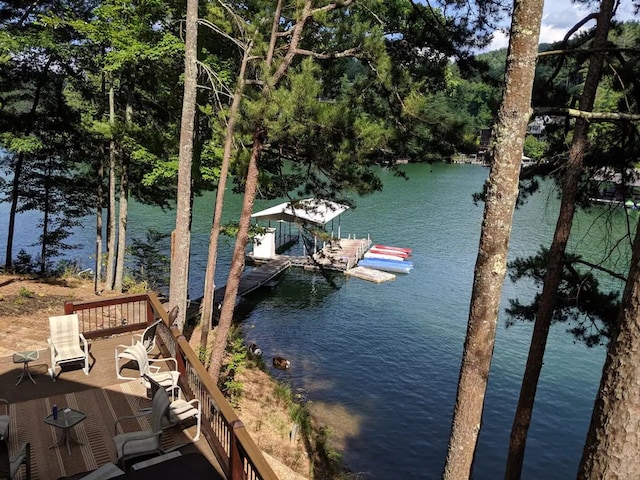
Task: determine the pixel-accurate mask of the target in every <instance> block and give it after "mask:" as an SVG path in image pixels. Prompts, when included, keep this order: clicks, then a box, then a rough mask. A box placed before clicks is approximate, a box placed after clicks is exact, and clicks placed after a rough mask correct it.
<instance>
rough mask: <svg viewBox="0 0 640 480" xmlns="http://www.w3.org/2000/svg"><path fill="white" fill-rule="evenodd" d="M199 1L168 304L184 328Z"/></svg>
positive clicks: (190, 15) (189, 45) (187, 67)
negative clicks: (175, 308) (173, 309)
mask: <svg viewBox="0 0 640 480" xmlns="http://www.w3.org/2000/svg"><path fill="white" fill-rule="evenodd" d="M197 60H198V0H187V18H186V36H185V51H184V97H183V99H182V119H181V123H180V155H179V160H178V192H177V199H176V229H175V235H174V243H173V246H172V247H173V248H172V254H173V257H172V259H171V278H170V282H169V304H170V307H171V308H174V307H178V316H177V317H176V324H177V327H178V329H179V330H180V331H182V329H183V328H184V324H185V321H186V312H187V296H188V290H189V254H190V247H191V164H192V162H193V134H194V124H195V116H196V94H197V88H198V65H197Z"/></svg>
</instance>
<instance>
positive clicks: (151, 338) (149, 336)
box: [116, 319, 162, 378]
mask: <svg viewBox="0 0 640 480" xmlns="http://www.w3.org/2000/svg"><path fill="white" fill-rule="evenodd" d="M160 322H162V319H160V320H157V321H155V322H153V323H152V324H151V325H149V326H148V327H147V328H145V329H144V332H142V333H135V334H133V335H132V336H131V346H127V345H118V346H117V347H116V372H118V373H117V374H118V378H125V377H120V375H119V372H120V370H122V367H121V366H120V360H126V361H127V362H132V361H133V362H135V361H136V357H135V355H134V353H133V352H132V349H133V347H135V345H136V343H138V342H140V343H142V345H144V348H145V349H146V350H147V353H151V351H152V350H153V349H154V348H155V347H156V330H157V329H158V324H159V323H160ZM122 348H124V350H122V351H120V349H122Z"/></svg>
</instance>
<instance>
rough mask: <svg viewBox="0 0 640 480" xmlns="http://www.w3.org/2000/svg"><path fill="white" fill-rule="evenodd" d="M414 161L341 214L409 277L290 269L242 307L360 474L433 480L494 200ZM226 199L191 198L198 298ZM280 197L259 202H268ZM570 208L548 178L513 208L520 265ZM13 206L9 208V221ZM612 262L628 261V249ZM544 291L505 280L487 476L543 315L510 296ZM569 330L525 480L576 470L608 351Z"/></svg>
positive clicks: (459, 172) (555, 360) (450, 171)
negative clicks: (389, 252)
mask: <svg viewBox="0 0 640 480" xmlns="http://www.w3.org/2000/svg"><path fill="white" fill-rule="evenodd" d="M403 169H404V170H405V171H406V173H407V174H408V175H409V178H410V180H408V181H407V180H404V179H401V178H398V177H395V176H393V175H392V174H391V173H390V172H388V171H386V170H382V171H381V175H382V177H383V180H384V183H385V188H384V191H383V192H381V193H379V194H376V195H374V196H370V197H366V198H361V199H358V202H357V203H358V205H357V208H356V209H353V210H350V211H348V212H347V213H345V214H344V215H343V216H342V220H341V229H342V236H343V237H344V236H347V235H349V234H351V235H356V236H358V237H363V236H367V235H370V236H371V238H372V240H373V241H374V242H375V243H383V244H390V245H398V246H404V247H411V248H413V256H412V258H411V260H412V261H413V262H414V265H415V267H414V269H413V271H412V272H411V274H409V275H398V277H397V278H396V280H394V281H392V282H389V283H383V284H373V283H369V282H366V281H363V280H359V279H355V278H348V277H345V276H343V275H334V276H332V277H331V278H325V277H323V276H322V275H320V274H319V273H312V272H305V271H302V270H295V269H290V270H289V271H287V272H286V273H285V274H284V275H283V277H282V279H281V281H280V283H279V284H278V286H277V287H276V288H275V289H274V290H273V291H269V292H263V293H259V294H257V295H255V296H253V297H251V298H250V299H249V300H248V301H246V302H244V304H242V306H241V308H240V311H239V314H240V315H241V316H242V317H243V326H244V331H245V336H246V338H247V339H248V340H249V341H254V342H256V343H257V344H258V345H259V346H260V347H261V349H262V350H263V352H265V357H266V359H267V361H269V359H270V357H271V356H274V355H282V356H285V357H287V358H288V359H290V360H291V363H292V367H291V369H290V370H289V371H287V372H280V371H276V372H274V375H276V376H277V377H279V378H281V379H285V380H287V381H289V382H291V384H292V385H293V386H294V388H304V389H305V390H306V391H307V392H308V399H309V400H310V401H311V402H312V406H313V408H314V411H315V412H317V415H318V416H319V418H320V419H321V420H322V421H323V422H324V423H326V424H327V425H329V426H330V428H331V431H332V432H333V438H334V440H335V442H336V444H337V445H338V446H340V448H341V449H342V450H343V452H344V458H345V461H346V462H347V464H348V465H349V466H350V467H351V469H352V470H353V471H354V472H362V473H366V474H368V475H367V476H366V477H365V478H375V479H398V478H416V479H417V478H419V479H431V478H434V479H435V478H439V477H440V474H441V472H442V468H443V464H444V458H445V454H446V448H447V442H448V436H449V429H450V423H451V415H452V409H453V404H454V399H455V393H456V385H457V380H458V374H459V369H460V358H461V351H462V345H463V342H464V336H465V331H466V323H467V317H468V310H469V298H470V293H471V286H472V281H473V269H474V264H475V260H476V255H477V247H478V240H479V233H480V224H481V220H482V212H483V205H478V206H476V205H474V204H473V201H472V198H471V195H472V194H473V193H474V192H478V191H480V190H481V189H482V185H483V182H484V181H485V180H486V178H487V176H488V170H487V169H485V168H483V167H478V166H466V165H434V166H429V165H407V166H403ZM213 199H214V194H212V193H209V194H206V195H204V196H202V197H199V198H198V199H197V200H196V202H195V206H194V222H193V225H194V229H193V247H192V253H193V255H192V261H191V283H190V295H191V296H192V297H193V298H196V297H200V296H201V295H202V282H203V276H204V266H205V262H206V245H207V242H208V237H209V228H210V224H211V215H212V209H213ZM274 203H275V202H257V204H256V210H257V209H261V208H263V207H266V206H270V205H272V204H274ZM227 206H228V207H229V208H228V209H227V213H226V217H227V219H228V220H231V219H237V215H238V212H239V208H240V198H239V197H238V196H233V195H229V198H228V200H227ZM557 208H558V201H557V199H556V197H555V192H554V191H553V189H552V188H551V187H550V185H547V186H546V189H545V190H544V192H543V193H541V194H539V195H537V196H536V197H534V198H532V199H531V200H530V201H529V202H528V203H527V204H526V205H525V206H524V207H522V208H520V209H519V210H517V211H516V213H515V217H514V227H513V234H512V241H511V249H510V258H511V259H513V258H515V257H516V256H523V255H530V254H533V253H535V252H536V250H537V249H538V247H539V246H540V245H546V246H548V245H549V243H550V240H551V236H552V233H553V229H554V226H555V220H556V214H557ZM6 211H7V208H6V205H0V215H2V216H1V217H0V218H1V220H0V221H1V222H2V223H3V224H6V220H5V219H6ZM604 212H605V210H604V209H601V210H596V211H595V212H592V213H590V214H580V215H579V216H578V219H577V229H576V234H575V235H574V237H573V239H572V243H573V244H574V245H576V247H577V248H578V249H579V250H580V251H581V252H582V253H584V254H585V255H586V256H587V258H588V259H589V260H591V261H593V262H600V261H603V255H604V253H603V252H604V251H605V247H606V246H607V245H609V244H611V243H612V241H611V236H610V235H607V234H605V233H603V232H606V231H607V230H606V229H607V228H613V229H614V230H616V232H618V233H619V231H622V230H623V229H624V226H625V221H624V218H623V215H622V213H623V212H622V210H619V211H617V212H613V214H612V215H611V216H605V215H604ZM594 220H596V221H597V223H595V224H594V223H593V222H594ZM34 223H35V222H34V220H33V217H29V215H23V216H22V217H21V219H20V221H19V222H18V227H17V228H18V237H17V239H16V241H15V242H14V245H15V247H16V248H15V251H17V250H18V249H19V248H21V247H26V245H28V242H27V241H26V240H25V239H32V238H35V237H34V231H33V230H31V228H32V227H33V224H34ZM174 223H175V218H174V216H173V214H172V213H171V212H162V211H160V210H159V209H155V208H151V207H146V206H141V205H136V204H134V206H133V207H132V210H131V215H130V219H129V225H130V229H131V233H132V234H133V235H134V236H141V235H142V234H143V233H144V231H145V230H146V228H147V227H149V226H153V227H155V228H156V229H159V230H161V231H167V232H168V231H170V230H171V228H172V227H173V225H174ZM3 230H4V229H3ZM618 233H617V234H618ZM617 234H616V235H617ZM93 235H94V234H93V227H92V225H91V224H90V223H89V224H87V228H86V229H85V230H84V231H79V232H77V234H76V236H75V240H76V241H78V242H79V243H81V244H83V245H84V248H83V249H80V250H78V251H77V252H76V253H74V258H78V259H80V260H81V261H83V262H85V263H86V264H87V266H90V265H91V260H90V258H89V257H90V256H91V255H92V254H93V248H94V247H93V246H94V236H93ZM2 237H3V238H0V251H2V252H4V245H5V242H6V238H4V237H5V235H2ZM231 251H232V244H231V242H230V241H227V242H224V243H223V245H222V247H221V251H220V253H219V256H218V259H219V264H218V270H217V275H216V277H217V278H216V283H217V284H221V283H224V282H226V274H227V272H228V268H229V262H230V257H231ZM606 262H607V265H609V266H616V265H617V266H620V265H625V262H627V260H626V252H625V251H624V249H623V250H622V251H621V252H616V254H614V255H612V256H611V257H609V258H607V259H606ZM621 271H622V272H625V268H624V267H621ZM625 273H626V272H625ZM535 292H536V289H535V286H533V285H531V284H518V285H514V284H512V283H511V282H510V281H509V280H508V279H507V281H506V284H505V287H504V291H503V309H502V310H501V314H500V318H499V326H498V331H497V340H496V344H495V353H494V359H493V363H492V368H491V376H490V379H489V385H488V390H487V397H486V402H485V410H484V417H483V425H482V432H481V435H480V439H479V445H478V449H477V456H476V461H475V465H474V478H475V479H495V478H499V477H501V476H503V472H504V464H505V459H506V453H507V448H508V441H509V432H510V429H511V423H512V420H513V413H514V411H515V406H516V403H517V397H518V392H519V388H520V378H521V376H522V373H523V370H524V364H525V360H526V356H527V350H528V344H529V340H530V335H531V329H532V326H531V325H530V324H517V325H515V326H513V327H511V328H508V329H507V328H505V315H504V313H503V312H504V307H505V306H507V305H508V303H507V299H509V298H514V297H519V298H521V299H524V300H526V299H528V298H531V297H532V296H533V295H534V293H535ZM566 328H567V327H566V326H565V325H555V326H554V327H552V329H551V333H550V338H549V344H548V347H547V353H546V356H545V364H544V368H543V371H542V377H541V380H540V385H539V388H538V395H537V399H536V405H535V410H534V418H533V421H532V424H531V429H530V433H529V439H528V443H527V454H526V458H525V463H524V472H523V478H528V479H538V478H547V479H565V478H573V477H575V473H576V470H577V465H578V462H579V459H580V456H581V452H582V447H583V443H584V439H585V435H586V431H587V428H588V424H589V419H590V415H591V409H592V405H593V400H594V398H595V394H596V391H597V387H598V382H599V378H600V374H601V368H602V363H603V360H604V355H605V351H604V348H602V347H598V348H593V349H588V348H586V347H584V346H583V345H580V344H575V343H574V342H573V339H572V337H570V336H569V335H568V334H567V333H565V330H566Z"/></svg>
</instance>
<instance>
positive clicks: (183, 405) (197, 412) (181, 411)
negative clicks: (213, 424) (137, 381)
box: [143, 375, 202, 442]
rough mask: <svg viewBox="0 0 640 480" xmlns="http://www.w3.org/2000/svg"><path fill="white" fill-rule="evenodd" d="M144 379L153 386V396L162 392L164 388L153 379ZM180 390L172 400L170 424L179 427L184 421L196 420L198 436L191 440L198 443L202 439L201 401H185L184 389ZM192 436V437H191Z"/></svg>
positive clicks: (178, 388)
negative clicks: (159, 391)
mask: <svg viewBox="0 0 640 480" xmlns="http://www.w3.org/2000/svg"><path fill="white" fill-rule="evenodd" d="M143 378H145V380H146V381H147V382H149V385H150V386H151V395H152V396H155V394H156V392H157V391H158V390H161V389H162V388H163V387H162V386H161V385H160V384H159V383H158V382H156V381H155V380H154V379H153V378H151V377H149V376H147V375H143ZM175 389H176V390H178V398H176V399H175V400H172V401H171V403H170V404H169V411H168V413H169V414H168V416H167V419H168V421H169V423H170V426H174V425H177V424H179V423H181V422H183V421H184V420H187V419H190V418H192V419H194V420H195V421H196V434H195V436H193V437H191V440H192V441H194V442H197V441H198V440H199V439H200V424H201V418H202V408H201V407H200V400H198V399H197V398H194V399H193V400H189V401H187V400H185V399H184V395H183V393H182V389H181V388H180V387H175ZM189 436H190V435H189Z"/></svg>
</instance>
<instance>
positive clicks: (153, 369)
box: [115, 342, 180, 390]
mask: <svg viewBox="0 0 640 480" xmlns="http://www.w3.org/2000/svg"><path fill="white" fill-rule="evenodd" d="M122 349H125V350H127V351H128V353H129V354H130V355H131V358H132V360H133V361H134V362H136V363H137V364H138V370H139V376H138V377H125V376H123V375H121V374H120V371H121V370H122V367H121V366H120V365H119V364H118V357H119V355H120V354H121V353H122V352H121V350H122ZM115 356H116V376H117V377H118V378H119V379H120V380H136V379H137V378H139V377H142V383H143V384H144V386H145V388H146V389H147V390H149V389H151V385H150V384H149V381H148V380H146V379H145V375H147V376H148V377H150V378H152V379H153V380H155V381H156V382H158V383H159V384H160V385H162V386H163V387H164V388H172V389H175V388H176V386H177V385H178V379H179V378H180V372H179V371H178V361H177V360H176V359H175V358H173V357H168V358H156V359H150V358H149V354H148V353H147V349H146V348H145V347H144V345H143V344H142V343H140V342H137V343H136V344H135V345H134V346H133V347H130V346H128V345H118V346H116V349H115ZM159 362H167V366H168V368H169V370H161V368H160V367H159V366H158V365H152V363H159ZM169 362H173V369H171V367H172V366H171V365H169Z"/></svg>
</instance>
